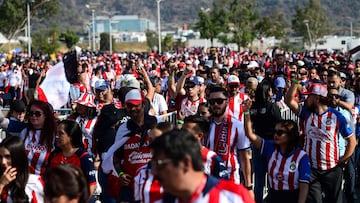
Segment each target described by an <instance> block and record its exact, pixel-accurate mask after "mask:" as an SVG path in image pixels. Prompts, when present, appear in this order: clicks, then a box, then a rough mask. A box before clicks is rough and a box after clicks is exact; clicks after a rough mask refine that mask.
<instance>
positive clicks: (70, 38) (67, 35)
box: [60, 30, 80, 49]
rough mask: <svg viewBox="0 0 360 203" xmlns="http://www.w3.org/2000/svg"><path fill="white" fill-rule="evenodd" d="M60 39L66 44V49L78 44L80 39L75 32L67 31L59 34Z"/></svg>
mask: <svg viewBox="0 0 360 203" xmlns="http://www.w3.org/2000/svg"><path fill="white" fill-rule="evenodd" d="M60 39H61V41H63V42H64V43H65V44H66V47H67V48H69V49H70V48H71V47H72V46H74V45H75V44H76V43H78V42H79V39H80V37H79V36H78V35H77V34H76V33H75V32H73V31H70V30H67V31H66V32H63V33H61V34H60Z"/></svg>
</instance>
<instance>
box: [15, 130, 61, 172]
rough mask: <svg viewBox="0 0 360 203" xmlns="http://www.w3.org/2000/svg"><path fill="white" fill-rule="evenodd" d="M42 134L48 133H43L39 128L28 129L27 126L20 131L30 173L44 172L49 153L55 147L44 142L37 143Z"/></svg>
mask: <svg viewBox="0 0 360 203" xmlns="http://www.w3.org/2000/svg"><path fill="white" fill-rule="evenodd" d="M42 136H50V135H44V134H43V133H42V131H41V130H28V129H27V128H25V129H24V130H23V131H21V137H22V138H23V140H24V145H25V150H26V154H27V157H28V161H29V168H30V173H31V174H36V175H43V174H44V172H45V170H46V166H47V165H48V158H49V156H50V153H51V152H52V151H53V150H54V149H55V148H54V145H52V146H46V144H41V143H39V141H40V138H41V137H42Z"/></svg>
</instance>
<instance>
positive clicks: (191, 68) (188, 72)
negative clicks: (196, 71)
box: [184, 66, 193, 75]
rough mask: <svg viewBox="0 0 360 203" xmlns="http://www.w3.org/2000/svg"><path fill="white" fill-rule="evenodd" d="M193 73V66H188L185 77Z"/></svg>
mask: <svg viewBox="0 0 360 203" xmlns="http://www.w3.org/2000/svg"><path fill="white" fill-rule="evenodd" d="M192 71H193V67H192V66H187V67H186V68H185V69H184V73H185V75H188V74H190V73H192Z"/></svg>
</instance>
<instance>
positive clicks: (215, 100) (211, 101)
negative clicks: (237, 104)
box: [209, 98, 227, 105]
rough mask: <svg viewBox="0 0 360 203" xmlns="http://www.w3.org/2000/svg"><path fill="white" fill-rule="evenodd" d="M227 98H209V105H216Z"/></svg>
mask: <svg viewBox="0 0 360 203" xmlns="http://www.w3.org/2000/svg"><path fill="white" fill-rule="evenodd" d="M226 100H227V99H222V98H217V99H209V104H210V105H214V104H215V103H216V104H217V105H221V104H223V103H224V101H226Z"/></svg>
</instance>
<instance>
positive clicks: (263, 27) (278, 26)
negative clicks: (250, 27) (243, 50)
mask: <svg viewBox="0 0 360 203" xmlns="http://www.w3.org/2000/svg"><path fill="white" fill-rule="evenodd" d="M286 27H287V25H286V22H285V19H284V14H283V13H278V12H276V13H272V14H270V15H267V16H264V17H263V18H262V19H261V20H260V21H258V22H257V23H256V25H255V32H256V34H257V36H258V38H259V39H260V38H262V37H272V36H273V37H275V38H276V39H281V38H283V37H284V36H285V28H286Z"/></svg>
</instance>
